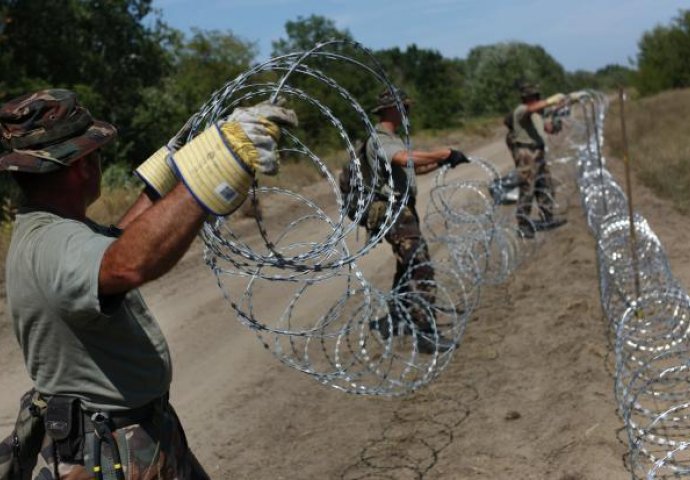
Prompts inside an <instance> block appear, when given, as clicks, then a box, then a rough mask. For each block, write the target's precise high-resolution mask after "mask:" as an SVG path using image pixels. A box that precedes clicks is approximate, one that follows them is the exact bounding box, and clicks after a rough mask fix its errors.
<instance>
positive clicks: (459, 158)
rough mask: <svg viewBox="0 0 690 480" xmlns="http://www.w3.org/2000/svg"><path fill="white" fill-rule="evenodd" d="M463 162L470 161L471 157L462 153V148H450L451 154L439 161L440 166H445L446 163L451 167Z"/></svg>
mask: <svg viewBox="0 0 690 480" xmlns="http://www.w3.org/2000/svg"><path fill="white" fill-rule="evenodd" d="M461 163H470V159H469V158H467V155H465V154H464V153H462V152H461V151H460V150H455V149H453V148H451V149H450V154H448V156H447V157H446V158H445V159H443V160H441V161H440V162H438V166H439V167H443V166H445V165H448V166H449V167H450V168H455V167H457V166H458V165H460V164H461Z"/></svg>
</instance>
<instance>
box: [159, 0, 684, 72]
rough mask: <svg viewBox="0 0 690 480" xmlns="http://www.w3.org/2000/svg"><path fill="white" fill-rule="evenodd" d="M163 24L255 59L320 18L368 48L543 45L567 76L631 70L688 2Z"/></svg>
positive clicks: (409, 9) (312, 10)
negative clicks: (645, 38)
mask: <svg viewBox="0 0 690 480" xmlns="http://www.w3.org/2000/svg"><path fill="white" fill-rule="evenodd" d="M153 6H154V7H155V8H158V9H160V11H161V12H162V15H163V20H164V21H165V22H166V23H168V24H169V25H170V26H172V27H175V28H177V29H180V30H182V31H185V32H188V31H190V30H191V29H192V28H194V27H198V28H201V29H203V30H221V31H228V30H229V31H232V32H233V33H234V34H235V35H237V36H239V37H240V38H242V39H243V40H248V41H251V42H256V44H257V45H258V47H259V57H258V58H257V60H265V59H268V58H269V57H270V55H271V49H272V48H271V42H272V41H275V40H278V39H280V38H285V23H286V22H287V21H290V20H297V18H298V17H299V16H302V17H309V16H310V15H312V14H315V15H321V16H324V17H326V18H329V19H331V20H333V21H334V22H335V24H336V27H337V28H338V29H340V30H349V31H350V33H351V34H352V36H353V37H354V39H355V40H357V41H358V42H360V43H362V44H363V45H364V46H366V47H368V48H370V49H373V50H378V49H383V48H392V47H400V48H401V49H405V48H406V47H407V46H408V45H411V44H413V43H414V44H417V46H419V47H420V48H428V49H433V50H438V51H439V52H441V54H443V55H444V56H445V57H449V58H465V57H466V56H467V53H468V52H469V51H470V50H471V49H472V48H473V47H475V46H478V45H488V44H492V43H496V42H502V41H522V42H527V43H530V44H539V45H541V46H543V47H544V48H545V49H546V51H547V52H549V53H550V54H551V55H552V56H553V57H554V58H555V59H556V60H557V61H558V62H560V63H561V65H563V66H564V67H565V69H566V70H569V71H574V70H578V69H584V70H591V71H594V70H597V69H599V68H601V67H604V66H606V65H608V64H612V63H617V64H620V65H626V66H630V59H633V60H634V59H635V56H636V54H637V42H638V40H639V39H640V37H641V36H642V34H643V32H645V31H647V30H650V29H652V28H654V27H655V26H656V25H660V24H661V25H667V24H669V23H670V22H671V19H672V18H673V17H676V16H677V15H678V12H679V11H680V9H688V8H690V1H688V0H154V1H153Z"/></svg>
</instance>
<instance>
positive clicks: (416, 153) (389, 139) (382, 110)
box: [363, 90, 469, 353]
mask: <svg viewBox="0 0 690 480" xmlns="http://www.w3.org/2000/svg"><path fill="white" fill-rule="evenodd" d="M398 96H399V97H400V100H401V101H402V103H403V105H404V108H405V109H409V108H410V105H411V102H410V100H409V99H408V98H407V95H406V94H405V92H403V91H398ZM372 113H375V114H376V115H377V116H378V117H379V122H378V123H377V125H376V127H375V128H376V133H377V136H378V142H379V148H378V149H377V148H376V145H375V143H374V141H373V139H372V138H369V139H368V140H367V144H366V162H365V163H364V165H363V169H364V170H365V171H366V170H368V171H372V172H373V171H378V172H382V171H383V169H382V168H380V167H379V166H380V165H382V162H386V163H389V164H390V169H391V176H392V182H393V188H394V190H395V191H394V192H393V193H394V195H395V196H396V198H398V199H400V200H402V198H403V197H404V194H405V192H408V198H407V203H406V204H405V206H404V207H403V208H402V211H401V212H400V216H399V217H398V219H397V221H396V222H395V223H394V224H393V226H392V227H391V228H390V230H389V231H388V232H387V233H386V235H385V239H386V241H387V242H388V243H389V244H390V245H391V247H392V249H393V254H394V255H395V259H396V265H395V276H394V278H393V286H392V289H393V291H395V292H396V293H397V295H396V297H397V298H399V299H401V300H400V303H398V304H396V303H391V304H390V305H389V309H390V312H391V319H392V322H393V325H392V326H393V328H392V332H393V333H394V334H395V333H397V332H398V328H397V327H398V324H399V323H400V322H401V321H402V319H404V318H405V317H407V316H409V317H411V320H412V321H413V322H414V323H415V325H416V326H417V328H418V329H419V331H420V332H421V333H422V334H421V335H419V336H418V337H417V347H418V349H419V351H420V352H422V353H434V352H435V351H438V352H445V351H448V350H450V349H451V348H453V346H454V344H453V342H452V341H451V340H449V339H446V338H444V337H442V336H439V337H438V338H435V337H434V335H433V330H434V326H433V325H432V324H431V322H430V320H431V319H432V318H433V313H432V311H431V310H430V309H428V308H425V305H433V303H434V300H435V292H436V287H435V283H434V270H433V268H432V266H431V264H430V258H429V249H428V246H427V243H426V241H425V240H424V237H423V236H422V232H421V229H420V222H419V215H418V214H417V210H416V208H415V207H416V197H417V184H416V180H415V174H426V173H430V172H433V171H434V170H436V169H438V168H439V167H440V166H443V165H449V166H450V167H453V168H454V167H456V166H457V165H459V164H460V163H466V162H468V161H469V160H468V158H467V157H466V156H465V155H464V154H463V153H462V152H460V151H458V150H454V149H450V148H440V149H435V150H429V151H423V150H411V151H408V149H407V147H406V146H405V143H404V142H403V141H402V139H401V138H400V137H399V136H398V134H397V130H398V128H400V126H401V125H402V114H401V112H400V110H399V109H398V107H397V105H396V99H395V96H394V95H393V93H392V92H390V91H389V90H384V91H383V92H381V94H380V95H379V97H378V102H377V106H376V107H375V108H374V109H373V110H372ZM408 159H412V162H413V165H414V171H410V170H409V169H407V168H406V166H407V162H408ZM369 176H371V175H369ZM389 188H390V187H389V186H388V185H387V179H386V178H383V175H379V176H378V185H376V186H375V189H376V191H375V194H376V196H378V197H379V198H380V199H385V198H387V197H388V195H389V193H390V192H389V191H388V189H389ZM385 210H386V202H385V201H384V200H375V201H373V202H372V204H371V206H370V208H369V212H368V215H367V230H368V231H369V232H370V234H371V233H375V232H376V231H378V230H379V228H380V226H381V224H382V223H383V221H384V217H385ZM401 309H403V310H404V312H402V311H401ZM370 326H371V328H373V329H376V330H378V331H379V332H380V333H381V334H382V335H383V336H384V337H387V336H388V335H389V334H390V330H391V329H389V325H388V323H387V322H386V321H384V319H378V320H373V321H372V322H371V324H370ZM407 332H408V333H409V330H407Z"/></svg>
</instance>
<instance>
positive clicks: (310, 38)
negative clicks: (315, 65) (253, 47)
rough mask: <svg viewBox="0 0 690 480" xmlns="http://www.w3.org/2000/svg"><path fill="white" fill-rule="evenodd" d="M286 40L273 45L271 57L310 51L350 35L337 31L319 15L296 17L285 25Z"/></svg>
mask: <svg viewBox="0 0 690 480" xmlns="http://www.w3.org/2000/svg"><path fill="white" fill-rule="evenodd" d="M285 33H286V35H287V38H282V39H280V40H277V41H275V42H272V45H273V56H278V55H285V54H287V53H290V52H298V51H304V50H310V49H312V48H314V46H315V45H316V44H318V43H322V42H327V41H329V40H349V41H352V40H353V38H352V35H351V34H350V32H349V31H347V30H338V28H337V27H336V26H335V22H334V21H333V20H330V19H328V18H326V17H322V16H320V15H311V16H309V17H306V18H305V17H302V16H301V15H300V16H298V17H297V20H294V21H292V20H290V21H288V22H286V23H285Z"/></svg>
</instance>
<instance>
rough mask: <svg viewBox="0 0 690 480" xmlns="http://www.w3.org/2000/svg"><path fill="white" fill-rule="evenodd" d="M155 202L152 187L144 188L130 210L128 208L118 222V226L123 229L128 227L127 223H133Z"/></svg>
mask: <svg viewBox="0 0 690 480" xmlns="http://www.w3.org/2000/svg"><path fill="white" fill-rule="evenodd" d="M153 202H154V201H153V196H152V193H151V191H150V189H149V188H146V189H144V190H143V191H142V192H141V193H140V194H139V196H138V197H137V199H136V201H135V202H134V204H133V205H132V206H131V207H130V208H129V210H127V213H125V214H124V215H123V216H122V218H121V219H120V221H119V222H117V226H118V227H120V228H122V229H125V228H127V225H129V224H130V223H132V222H133V221H134V220H135V219H136V218H137V217H138V216H139V215H141V214H142V213H144V212H145V211H146V210H148V209H149V208H151V206H152V205H153Z"/></svg>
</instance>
